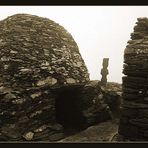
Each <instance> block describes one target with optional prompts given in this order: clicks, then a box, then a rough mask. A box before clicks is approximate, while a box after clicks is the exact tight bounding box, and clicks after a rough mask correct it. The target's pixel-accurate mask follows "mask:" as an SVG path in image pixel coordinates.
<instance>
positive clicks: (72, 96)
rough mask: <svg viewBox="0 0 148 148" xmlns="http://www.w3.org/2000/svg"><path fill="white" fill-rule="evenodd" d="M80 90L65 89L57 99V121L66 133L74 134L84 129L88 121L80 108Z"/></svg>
mask: <svg viewBox="0 0 148 148" xmlns="http://www.w3.org/2000/svg"><path fill="white" fill-rule="evenodd" d="M79 93H80V90H79V89H77V88H74V89H72V88H71V89H64V90H63V91H61V92H59V94H58V96H57V97H56V103H55V108H56V120H57V122H58V123H60V124H61V125H63V127H64V131H65V133H67V134H69V133H73V132H77V131H80V130H82V129H84V127H85V125H86V119H85V117H84V116H83V114H82V110H81V107H80V104H79V103H80V101H81V98H80V97H79Z"/></svg>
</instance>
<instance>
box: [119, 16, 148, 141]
mask: <svg viewBox="0 0 148 148" xmlns="http://www.w3.org/2000/svg"><path fill="white" fill-rule="evenodd" d="M136 24H137V25H136V26H135V27H134V33H132V34H131V40H130V41H129V42H128V45H127V47H126V49H125V52H124V63H125V64H124V70H123V73H124V74H125V76H124V77H123V105H122V108H123V109H122V117H121V120H120V125H119V134H121V135H123V136H124V137H126V138H128V139H130V140H134V141H135V140H136V141H143V140H148V91H147V90H148V19H147V18H138V22H137V23H136Z"/></svg>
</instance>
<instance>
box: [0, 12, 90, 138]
mask: <svg viewBox="0 0 148 148" xmlns="http://www.w3.org/2000/svg"><path fill="white" fill-rule="evenodd" d="M88 81H89V74H88V71H87V68H86V66H85V63H84V61H83V59H82V57H81V55H80V53H79V50H78V46H77V44H76V42H75V41H74V39H73V38H72V36H71V35H70V34H69V33H68V32H67V31H66V30H65V29H64V28H63V27H62V26H60V25H59V24H57V23H55V22H53V21H51V20H49V19H47V18H42V17H38V16H34V15H29V14H16V15H13V16H10V17H8V18H6V19H5V20H2V21H0V140H54V139H55V137H60V135H57V134H58V133H59V134H61V132H62V127H61V126H60V125H59V124H57V120H56V99H55V93H52V92H51V91H52V90H55V91H56V89H57V88H59V89H60V88H61V89H62V88H63V87H64V90H65V88H70V87H73V86H75V87H76V86H83V84H85V83H86V82H88ZM74 90H77V89H74ZM73 93H74V94H75V92H74V91H73ZM60 95H61V96H62V95H64V93H63V94H60ZM65 97H67V98H68V97H69V95H67V96H65ZM57 98H58V99H60V96H59V97H57ZM63 98H64V96H63ZM63 102H64V101H63ZM57 104H58V106H62V105H63V104H62V103H57ZM63 108H64V106H63ZM55 135H56V136H55Z"/></svg>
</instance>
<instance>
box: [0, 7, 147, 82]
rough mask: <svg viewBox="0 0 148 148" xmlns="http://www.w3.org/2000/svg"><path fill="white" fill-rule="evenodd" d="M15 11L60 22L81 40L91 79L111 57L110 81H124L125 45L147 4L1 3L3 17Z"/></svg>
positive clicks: (0, 8) (0, 17)
mask: <svg viewBox="0 0 148 148" xmlns="http://www.w3.org/2000/svg"><path fill="white" fill-rule="evenodd" d="M16 13H28V14H33V15H38V16H41V17H47V18H49V19H52V20H53V21H55V22H57V23H59V24H60V25H62V26H63V27H65V29H66V30H68V32H69V33H71V34H72V36H73V38H74V39H75V41H76V43H77V44H78V46H79V50H80V53H81V55H82V57H83V59H84V61H85V63H86V66H87V68H88V71H89V73H90V78H91V79H93V80H100V79H101V74H100V71H101V68H102V59H103V58H109V67H108V70H109V75H108V81H112V82H119V83H121V82H122V69H123V54H124V49H125V47H126V44H127V41H128V40H129V39H130V33H132V32H133V27H134V26H135V23H136V21H137V18H138V17H148V6H0V20H2V19H5V18H6V17H8V16H10V15H13V14H16Z"/></svg>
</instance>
